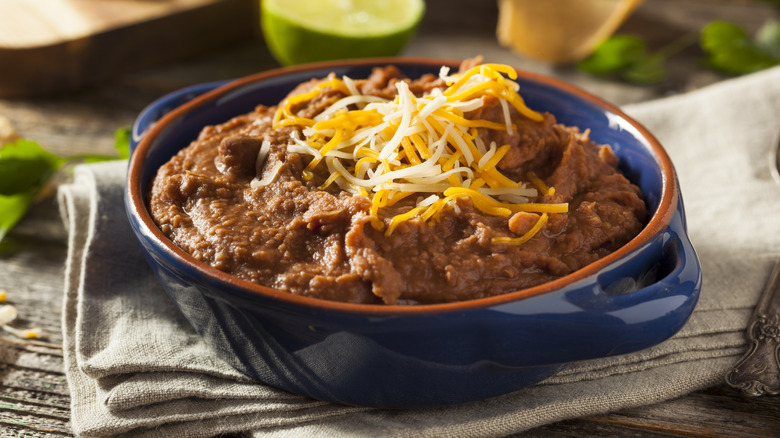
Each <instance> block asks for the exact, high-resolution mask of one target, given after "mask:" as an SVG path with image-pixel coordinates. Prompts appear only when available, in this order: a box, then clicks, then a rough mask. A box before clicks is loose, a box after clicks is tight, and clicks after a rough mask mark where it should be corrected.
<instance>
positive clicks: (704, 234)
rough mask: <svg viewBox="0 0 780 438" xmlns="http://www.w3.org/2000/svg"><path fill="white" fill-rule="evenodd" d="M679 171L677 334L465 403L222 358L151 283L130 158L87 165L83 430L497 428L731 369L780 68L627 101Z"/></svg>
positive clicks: (754, 268) (672, 391)
mask: <svg viewBox="0 0 780 438" xmlns="http://www.w3.org/2000/svg"><path fill="white" fill-rule="evenodd" d="M626 111H627V112H628V113H629V114H631V115H632V116H634V117H636V118H637V119H638V120H639V121H640V122H642V123H643V124H644V125H645V126H647V127H648V128H649V129H650V130H651V131H652V132H654V133H655V134H656V135H657V137H658V138H659V139H660V141H661V143H662V144H664V145H665V147H666V148H667V150H668V151H669V153H670V155H671V156H672V160H673V162H674V163H675V165H676V169H677V171H678V174H679V177H680V181H681V186H682V191H683V196H684V199H685V203H686V211H687V214H688V225H689V230H690V235H691V238H692V240H693V243H694V246H695V248H696V249H697V251H698V254H699V256H700V257H701V261H702V264H703V277H704V285H703V289H702V293H701V299H700V302H699V305H698V306H697V309H696V311H695V312H694V313H693V315H692V317H691V319H690V321H689V322H688V323H687V324H686V325H685V327H684V328H683V329H682V330H681V331H680V332H679V333H678V334H677V335H676V336H674V337H673V338H672V339H670V340H668V341H666V342H663V343H661V344H659V345H657V346H655V347H653V348H649V349H646V350H643V351H639V352H636V353H633V354H627V355H623V356H617V357H609V358H604V359H597V360H590V361H587V362H581V363H576V364H574V365H572V366H571V367H570V368H568V369H567V370H565V371H563V372H561V373H559V374H558V375H556V376H554V377H552V378H550V379H548V380H546V381H544V382H542V383H540V384H537V385H534V386H532V387H529V388H526V389H523V390H520V391H517V392H514V393H511V394H507V395H504V396H500V397H494V398H491V399H488V400H484V401H479V402H473V403H465V404H460V405H456V406H448V407H439V408H427V409H414V410H411V409H410V410H382V409H372V408H358V407H346V406H341V405H336V404H331V403H326V402H321V401H316V400H311V399H307V398H305V397H300V396H296V395H293V394H289V393H286V392H284V391H280V390H277V389H275V388H272V387H269V386H267V385H264V384H262V383H259V382H256V381H252V380H250V379H248V378H247V377H245V376H243V375H242V374H240V373H238V372H237V371H235V370H234V369H233V368H231V367H230V366H229V365H228V364H227V363H225V362H224V361H222V360H221V359H219V358H218V357H216V356H215V355H214V354H213V353H212V351H211V350H210V349H209V347H208V346H207V345H205V344H204V342H203V341H202V340H201V339H200V338H199V337H198V335H197V334H196V333H195V332H194V331H193V330H192V329H191V328H190V326H189V325H188V324H187V322H186V320H184V319H183V317H182V316H181V315H180V314H179V312H178V311H177V309H176V308H175V307H174V305H173V304H172V303H171V301H169V299H168V297H167V295H166V294H165V293H164V292H163V290H162V289H161V287H160V286H159V285H158V283H157V281H156V279H155V278H154V277H153V275H152V273H151V271H150V269H149V268H148V267H147V265H146V262H145V261H144V259H143V256H142V255H141V252H140V250H139V248H138V246H137V243H136V242H135V240H134V238H133V236H132V234H131V231H130V229H129V226H128V225H127V220H126V218H125V212H124V208H123V203H122V194H123V193H122V191H123V182H124V175H125V167H126V163H125V162H115V163H107V164H97V165H85V166H81V167H79V168H77V169H76V172H75V178H74V181H73V183H72V184H69V185H65V186H63V187H61V189H60V192H59V200H60V205H61V208H62V211H63V217H64V220H65V222H66V225H67V228H68V230H69V233H70V234H69V253H68V261H67V270H66V282H65V298H64V316H63V320H64V321H63V323H64V346H65V363H66V375H67V379H68V384H69V385H70V389H71V391H72V396H71V397H72V398H71V400H72V402H71V403H72V426H73V429H74V431H75V432H76V433H77V434H79V435H80V436H161V437H168V436H191V437H198V436H211V435H217V434H220V433H228V432H235V433H239V432H244V433H246V435H251V436H261V435H262V436H272V437H273V436H280V437H288V436H290V437H292V436H340V437H345V436H347V437H348V436H364V435H376V434H381V435H383V436H412V435H413V436H436V437H438V436H449V435H452V436H501V435H507V434H510V433H514V432H519V431H523V430H527V429H531V428H533V427H536V426H539V425H542V424H545V423H550V422H554V421H559V420H563V419H568V418H574V417H579V416H584V415H591V414H597V413H604V412H608V411H614V410H617V409H622V408H628V407H632V406H638V405H643V404H650V403H655V402H659V401H663V400H668V399H671V398H674V397H678V396H681V395H683V394H686V393H688V392H691V391H696V390H700V389H703V388H706V387H709V386H712V385H716V384H718V383H720V382H722V381H723V378H724V374H725V373H726V372H727V370H728V369H729V368H730V367H731V366H732V365H733V364H734V362H735V361H736V359H738V358H739V356H740V355H741V354H742V352H743V351H744V350H745V346H746V341H745V339H744V335H743V333H744V330H745V328H746V326H747V321H748V319H749V317H750V314H751V312H752V309H753V306H754V305H755V303H756V301H757V299H758V295H759V293H760V292H761V290H762V287H763V285H764V282H765V281H766V279H767V277H768V273H769V271H770V269H771V267H772V264H773V263H774V261H775V260H777V258H778V256H780V220H778V218H780V188H779V187H778V186H776V185H775V183H774V182H773V180H772V177H771V174H770V171H769V160H768V159H767V158H768V154H769V151H770V150H771V149H772V148H774V144H773V141H774V140H775V139H776V138H777V136H778V134H779V132H778V131H780V123H778V122H780V68H775V69H772V70H768V71H764V72H760V73H755V74H752V75H750V76H746V77H743V78H739V79H732V80H728V81H725V82H721V83H719V84H716V85H713V86H710V87H707V88H704V89H701V90H698V91H695V92H691V93H688V94H685V95H679V96H675V97H670V98H666V99H662V100H658V101H653V102H648V103H643V104H639V105H635V106H631V107H629V108H626Z"/></svg>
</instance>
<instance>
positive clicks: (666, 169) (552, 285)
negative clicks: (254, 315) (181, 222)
mask: <svg viewBox="0 0 780 438" xmlns="http://www.w3.org/2000/svg"><path fill="white" fill-rule="evenodd" d="M460 62H461V61H457V60H452V59H439V58H423V57H381V58H362V59H354V60H340V61H325V62H318V63H311V64H302V65H298V66H292V67H281V68H276V69H272V70H268V71H265V72H261V73H255V74H252V75H248V76H244V77H242V78H238V79H236V80H233V81H231V82H229V83H227V84H225V85H222V86H220V87H218V88H216V89H214V90H212V91H209V92H207V93H204V94H202V95H200V96H198V97H196V98H195V99H193V100H192V101H190V102H188V103H186V104H184V105H181V106H179V107H177V108H176V109H174V110H172V111H171V112H169V113H168V114H166V115H165V116H163V117H162V118H161V119H160V120H158V121H157V122H156V123H155V124H154V125H153V126H152V127H151V128H150V129H149V131H148V132H147V133H146V134H145V135H144V137H143V139H142V140H141V141H140V142H139V144H138V146H137V147H136V149H135V151H134V152H133V154H132V156H131V157H130V161H129V166H128V173H127V187H126V189H127V196H128V199H129V203H130V205H131V206H132V209H133V210H134V211H132V212H131V214H135V216H136V218H137V219H138V220H139V221H140V223H141V224H142V226H143V227H145V228H146V231H148V232H149V233H150V234H151V236H152V237H153V238H154V240H155V241H156V243H157V244H158V245H160V246H161V247H162V248H163V249H164V250H165V251H166V252H168V253H169V254H170V255H172V256H173V257H174V258H176V259H178V261H179V262H181V263H184V264H186V265H190V266H191V267H193V268H194V269H195V270H197V271H199V272H202V273H203V274H204V275H205V276H207V277H210V278H211V279H213V280H217V281H219V282H224V283H227V284H229V285H230V286H232V287H234V288H238V289H244V290H246V291H248V292H251V293H253V294H258V295H261V296H264V297H266V298H272V299H276V300H280V301H282V302H286V303H289V304H294V305H298V306H305V307H311V308H316V309H319V310H330V311H337V312H344V313H360V314H374V315H382V314H419V313H423V314H425V313H436V312H454V311H467V310H473V309H477V308H488V307H493V306H496V305H500V304H505V303H508V302H512V301H517V300H521V299H524V298H529V297H533V296H537V295H542V294H545V293H549V292H553V291H555V290H558V289H561V288H563V287H565V286H568V285H570V284H573V283H576V282H578V281H581V280H583V279H585V278H588V277H590V276H592V275H594V274H597V273H598V272H599V271H601V270H602V269H603V268H604V267H606V266H608V265H609V264H611V263H614V262H616V261H617V260H619V259H620V258H622V257H624V256H626V255H628V254H629V253H631V252H633V251H635V250H637V249H638V248H639V247H641V246H642V245H644V244H645V243H647V242H648V241H650V239H651V238H652V237H653V236H655V235H657V234H658V233H660V232H662V231H663V230H664V229H665V228H666V227H667V226H668V225H669V223H670V221H671V218H672V216H673V215H674V212H675V208H674V207H675V206H676V204H677V196H678V191H677V180H676V176H675V172H674V168H673V165H672V162H671V159H670V158H669V155H668V154H667V153H666V151H665V150H664V148H663V146H661V144H660V142H659V141H658V139H656V138H655V136H654V135H653V134H651V133H650V131H648V130H647V129H646V128H645V127H644V126H643V125H641V124H640V123H639V122H637V121H636V120H634V119H633V118H631V117H629V116H628V115H627V114H626V113H624V112H623V111H621V110H620V109H619V108H618V107H617V106H615V105H613V104H611V103H609V102H607V101H605V100H603V99H601V98H599V97H597V96H595V95H593V94H591V93H590V92H587V91H585V90H583V89H581V88H579V87H577V86H575V85H573V84H569V83H567V82H564V81H562V80H559V79H556V78H552V77H550V76H546V75H543V74H539V73H534V72H529V71H525V70H520V69H515V70H517V74H518V76H519V77H523V78H526V79H530V80H533V81H537V82H541V83H544V84H547V85H550V86H553V87H556V88H559V89H562V90H564V91H566V92H568V93H571V94H573V95H575V96H577V97H579V98H581V99H584V100H587V101H590V102H591V103H594V104H596V105H598V106H600V107H602V108H603V109H604V110H606V111H609V112H611V113H613V114H615V115H616V116H618V117H620V118H622V119H623V120H624V121H625V122H626V123H628V124H630V125H631V126H632V127H633V128H634V129H636V130H637V132H638V133H639V135H640V136H641V137H642V138H643V139H644V140H645V141H646V143H647V145H648V146H649V147H650V149H651V151H652V152H653V155H654V156H655V158H656V159H657V160H658V164H659V167H660V169H661V187H662V190H661V192H662V194H661V198H660V200H659V204H658V208H657V209H656V211H655V212H654V213H653V214H652V216H651V217H650V220H649V221H648V223H647V225H646V226H645V227H644V228H643V229H642V231H640V233H639V234H638V235H637V236H635V237H634V238H633V239H631V240H630V241H629V242H628V243H627V244H625V245H623V246H622V247H620V248H619V249H617V250H616V251H614V252H612V253H611V254H609V255H607V256H605V257H603V258H601V259H599V260H597V261H595V262H593V263H591V264H589V265H587V266H585V267H583V268H580V269H578V270H577V271H574V272H572V273H571V274H568V275H566V276H564V277H561V278H558V279H555V280H551V281H548V282H546V283H542V284H539V285H537V286H533V287H530V288H526V289H521V290H518V291H514V292H508V293H505V294H501V295H496V296H492V297H484V298H475V299H471V300H465V301H457V302H449V303H437V304H417V305H387V304H358V303H348V302H339V301H331V300H326V299H322V298H315V297H308V296H304V295H296V294H292V293H289V292H284V291H281V290H278V289H274V288H270V287H267V286H263V285H259V284H256V283H252V282H249V281H246V280H241V279H239V278H237V277H234V276H232V275H230V274H227V273H225V272H222V271H220V270H218V269H216V268H214V267H211V266H209V265H207V264H206V263H203V262H201V261H199V260H197V259H195V258H194V257H192V256H191V255H190V254H189V253H187V252H185V251H184V250H182V249H181V248H179V247H178V246H176V245H175V244H174V243H173V242H172V241H171V240H169V239H168V238H167V237H166V236H165V235H164V234H163V233H162V232H161V231H160V229H159V228H158V227H157V225H156V224H155V223H154V221H153V220H152V218H151V215H150V214H149V212H148V210H147V208H146V203H145V200H144V198H145V196H144V194H143V193H140V187H141V184H140V178H141V175H142V170H143V162H144V160H145V158H146V150H147V149H148V148H149V145H150V144H151V143H152V139H153V138H155V137H157V136H158V135H159V134H160V133H161V132H162V131H163V130H164V129H165V128H166V127H167V126H168V125H169V124H170V123H171V122H172V121H174V120H176V119H178V118H179V117H180V116H181V115H183V114H185V113H187V112H188V111H190V110H191V109H193V108H195V107H198V106H200V105H203V104H205V103H208V102H211V101H213V100H215V99H217V98H218V97H219V96H222V95H225V94H228V93H230V92H231V91H234V90H237V89H239V88H241V87H244V86H246V85H248V84H251V83H255V82H259V81H262V80H267V79H270V78H274V77H278V76H282V75H285V74H290V73H297V72H303V71H307V70H320V69H323V68H329V67H330V68H337V67H348V66H366V65H390V64H405V65H415V64H421V65H427V66H431V67H434V68H437V67H440V66H442V65H448V66H457V65H458V64H460Z"/></svg>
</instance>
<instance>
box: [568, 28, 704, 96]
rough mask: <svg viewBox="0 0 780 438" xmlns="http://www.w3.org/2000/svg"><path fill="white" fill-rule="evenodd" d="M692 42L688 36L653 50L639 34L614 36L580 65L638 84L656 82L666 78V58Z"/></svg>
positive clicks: (590, 71)
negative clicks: (649, 50)
mask: <svg viewBox="0 0 780 438" xmlns="http://www.w3.org/2000/svg"><path fill="white" fill-rule="evenodd" d="M691 43H692V41H691V38H690V36H689V35H686V36H683V37H681V38H679V39H677V40H675V41H673V42H672V43H670V44H669V45H667V46H665V47H663V48H661V49H660V50H658V51H656V52H653V53H650V52H648V50H647V48H646V47H645V43H644V41H642V39H641V38H639V37H637V36H634V35H613V36H611V37H609V38H607V39H606V40H604V41H603V42H602V43H601V44H599V45H598V46H597V47H596V49H595V50H594V51H593V53H592V54H591V55H590V56H588V57H587V58H585V59H583V60H582V61H580V62H579V63H578V64H577V66H578V67H579V68H580V70H582V71H584V72H586V73H590V74H592V75H597V76H612V77H614V78H617V79H620V80H623V81H626V82H630V83H633V84H639V85H648V84H653V83H656V82H660V81H662V80H663V79H664V78H666V67H665V65H664V63H665V62H666V60H667V59H668V58H669V57H670V56H672V55H674V54H675V53H677V52H679V51H681V50H683V49H685V48H686V47H688V46H689V45H691Z"/></svg>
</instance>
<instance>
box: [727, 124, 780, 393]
mask: <svg viewBox="0 0 780 438" xmlns="http://www.w3.org/2000/svg"><path fill="white" fill-rule="evenodd" d="M770 164H771V169H772V177H773V178H774V179H775V181H777V183H778V184H780V136H779V137H778V139H777V146H776V148H775V150H774V151H772V154H771V155H770ZM779 219H780V218H779ZM747 338H748V341H749V343H750V347H749V348H748V351H747V352H746V353H745V355H744V356H742V358H741V359H740V360H739V361H737V363H736V364H735V365H734V368H732V369H731V371H729V373H728V374H727V375H726V383H728V384H729V385H731V386H733V387H735V388H737V389H739V390H741V391H742V392H743V393H745V394H746V395H752V396H759V395H778V394H780V260H778V261H777V263H775V267H774V269H772V273H771V274H770V275H769V281H767V283H766V286H765V287H764V290H763V292H761V297H760V298H759V299H758V304H756V308H755V310H754V311H753V316H752V317H751V318H750V323H749V324H748V328H747Z"/></svg>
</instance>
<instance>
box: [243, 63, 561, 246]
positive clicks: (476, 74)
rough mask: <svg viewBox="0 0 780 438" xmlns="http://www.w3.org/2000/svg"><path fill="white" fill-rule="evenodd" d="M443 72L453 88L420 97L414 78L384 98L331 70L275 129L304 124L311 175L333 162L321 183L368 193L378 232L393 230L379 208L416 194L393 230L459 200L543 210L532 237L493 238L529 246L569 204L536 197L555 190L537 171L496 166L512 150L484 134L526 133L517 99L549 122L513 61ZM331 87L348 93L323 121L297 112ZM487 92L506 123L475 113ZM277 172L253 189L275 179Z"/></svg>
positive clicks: (285, 105) (281, 114) (507, 209)
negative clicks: (531, 101) (523, 177)
mask: <svg viewBox="0 0 780 438" xmlns="http://www.w3.org/2000/svg"><path fill="white" fill-rule="evenodd" d="M439 76H440V77H441V78H442V79H444V81H445V83H446V84H447V85H448V87H447V88H446V89H444V90H440V89H434V90H433V91H432V92H431V93H429V94H426V95H423V96H415V95H414V94H413V93H412V92H411V91H410V90H409V86H408V84H407V83H406V82H404V81H398V82H396V83H395V86H396V89H397V91H398V93H397V95H396V96H395V98H394V99H392V100H385V99H382V98H379V97H376V96H368V95H362V94H360V92H359V89H358V87H357V86H356V85H355V82H354V81H353V80H352V79H350V78H348V77H346V76H344V77H343V78H342V79H338V78H336V77H335V76H334V75H331V76H329V77H328V79H326V80H324V81H322V82H320V83H319V84H317V85H316V86H315V87H314V88H313V89H312V90H310V91H308V92H305V93H301V94H298V95H295V96H292V97H290V98H288V99H287V100H285V101H283V102H282V103H281V104H280V106H279V108H278V110H277V112H276V114H275V117H274V122H273V126H274V128H279V127H282V126H297V127H299V128H300V132H301V133H302V134H303V137H304V138H299V135H298V133H297V132H294V133H293V135H292V136H291V140H290V143H289V144H288V151H291V152H296V153H302V154H307V155H310V156H312V160H311V161H310V162H309V164H308V166H307V167H306V169H305V170H304V172H303V178H304V179H305V180H310V179H311V178H312V175H313V170H314V169H315V168H316V167H317V166H321V165H322V164H323V163H324V165H325V166H327V169H328V171H329V172H330V176H329V177H328V178H327V179H326V181H325V182H324V183H323V184H321V185H320V189H325V188H327V187H329V186H330V185H331V184H334V183H335V184H337V185H338V186H339V187H340V188H341V189H342V190H345V191H347V192H350V193H353V194H355V195H361V196H367V197H368V198H369V199H370V200H371V208H370V214H371V215H372V220H371V221H370V223H371V224H372V226H374V227H375V228H376V229H378V230H379V229H382V228H384V226H385V225H384V222H382V221H381V220H380V219H379V212H380V210H382V209H383V208H386V207H390V206H392V205H394V204H395V203H397V202H398V201H400V200H401V199H404V198H407V197H409V196H412V195H414V194H417V195H418V200H417V202H416V204H415V205H414V206H413V207H412V208H411V209H410V210H409V211H407V212H405V213H402V214H398V215H395V216H393V217H392V218H390V220H389V224H388V225H387V228H386V230H385V234H386V235H390V234H392V233H393V231H394V230H395V229H396V228H397V227H398V225H399V224H401V223H403V222H404V221H408V220H410V219H413V218H416V217H417V218H420V219H421V220H423V221H436V220H438V215H439V214H440V212H441V211H442V210H443V209H444V207H445V206H447V205H451V206H452V207H454V208H457V205H456V204H454V202H455V200H456V199H457V198H468V199H470V200H471V202H472V203H473V205H474V207H475V208H476V209H478V210H479V211H481V212H483V213H485V214H489V215H495V216H501V217H506V216H509V215H510V214H511V213H512V212H518V211H528V212H536V213H541V214H542V215H541V217H540V219H539V221H538V222H537V223H536V225H535V226H534V227H533V228H532V229H531V230H530V231H528V232H527V233H525V234H524V235H523V236H521V237H518V238H496V239H494V242H495V243H509V244H520V243H523V242H526V241H527V240H528V239H530V238H532V237H533V236H534V235H535V234H536V233H537V232H539V230H541V228H542V227H543V226H544V224H545V223H546V221H547V215H548V213H565V212H567V211H568V205H567V204H565V203H564V204H541V203H532V202H529V201H530V198H533V197H536V196H537V195H538V193H539V192H541V193H542V194H545V195H553V194H554V193H555V192H554V189H553V188H551V187H547V186H546V185H545V184H544V183H543V182H542V181H541V179H539V178H538V177H537V176H536V175H534V174H532V173H531V174H529V175H528V179H529V183H526V182H523V181H513V180H512V179H510V178H508V177H507V176H506V175H504V174H503V173H501V171H500V170H499V169H498V168H497V165H498V163H499V162H500V161H501V160H502V159H503V158H504V156H505V155H506V154H507V153H508V152H509V150H510V148H511V146H510V145H501V146H498V145H496V144H495V143H492V144H490V145H486V144H484V142H483V140H482V139H481V138H480V136H479V135H478V134H479V131H478V130H480V129H482V130H495V131H508V132H510V133H511V132H513V130H515V129H517V127H516V126H515V125H514V124H513V123H512V121H511V119H510V112H509V106H510V105H511V107H513V108H514V109H515V110H517V111H518V112H519V113H520V114H522V115H524V116H525V117H528V118H530V119H531V120H534V121H542V120H543V119H544V117H543V116H542V115H541V114H540V113H538V112H536V111H534V110H532V109H530V108H528V107H527V106H526V105H525V102H524V101H523V98H522V97H520V95H519V94H518V93H517V91H518V89H519V86H518V84H517V83H516V82H514V79H516V78H517V72H516V71H515V70H514V69H513V68H511V67H509V66H505V65H499V64H481V65H477V66H474V67H472V68H471V69H469V70H468V71H466V72H464V73H462V74H455V75H451V76H448V69H446V68H442V71H441V72H440V74H439ZM327 87H330V88H333V89H335V90H337V91H339V92H340V93H342V94H343V95H344V96H345V97H343V98H340V99H339V100H338V101H336V102H335V103H333V104H331V105H330V106H329V107H328V108H326V109H325V110H324V111H323V112H321V113H320V114H318V115H316V116H314V118H306V117H302V116H301V115H300V114H299V113H296V108H298V107H300V106H301V105H303V104H305V103H306V102H309V101H311V100H313V99H315V98H316V97H317V96H318V95H319V94H320V92H321V91H322V90H323V89H324V88H327ZM488 97H492V98H495V99H498V101H499V102H500V104H501V105H502V114H503V117H504V120H503V123H498V122H494V121H490V120H484V119H470V118H467V117H466V113H468V112H470V111H474V110H476V109H479V108H480V107H482V106H483V105H484V104H485V101H486V98H488ZM351 108H357V109H351ZM275 170H276V169H273V170H272V171H271V172H268V175H267V176H266V178H264V179H263V180H261V181H255V182H254V185H255V186H262V183H267V181H268V180H269V179H271V178H272V175H274V174H275V173H276V172H275Z"/></svg>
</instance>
